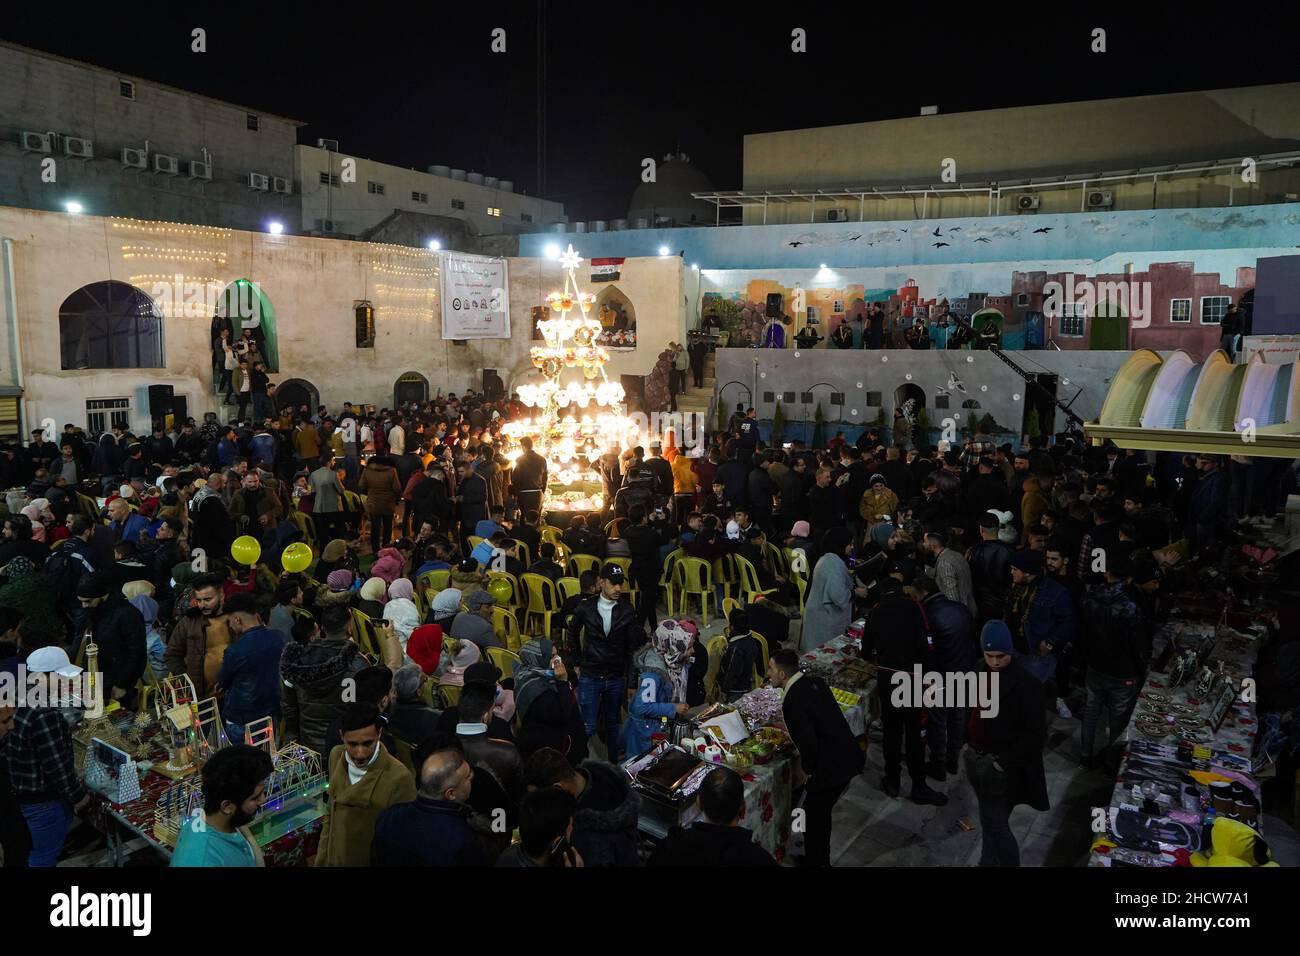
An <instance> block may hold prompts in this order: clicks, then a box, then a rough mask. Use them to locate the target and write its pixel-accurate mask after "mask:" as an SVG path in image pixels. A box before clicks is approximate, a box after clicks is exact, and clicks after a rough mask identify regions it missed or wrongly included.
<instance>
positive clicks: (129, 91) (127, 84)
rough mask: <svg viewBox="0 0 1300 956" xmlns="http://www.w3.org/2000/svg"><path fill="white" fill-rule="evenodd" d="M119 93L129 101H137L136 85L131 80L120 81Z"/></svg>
mask: <svg viewBox="0 0 1300 956" xmlns="http://www.w3.org/2000/svg"><path fill="white" fill-rule="evenodd" d="M117 92H118V94H119V95H121V96H123V97H125V98H126V99H128V100H133V99H135V84H134V83H132V82H131V81H130V80H118V81H117Z"/></svg>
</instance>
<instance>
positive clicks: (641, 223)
mask: <svg viewBox="0 0 1300 956" xmlns="http://www.w3.org/2000/svg"><path fill="white" fill-rule="evenodd" d="M452 178H453V179H454V178H455V177H454V176H453V177H452ZM632 228H633V229H649V228H650V220H649V219H646V218H645V217H638V218H636V219H633V220H632Z"/></svg>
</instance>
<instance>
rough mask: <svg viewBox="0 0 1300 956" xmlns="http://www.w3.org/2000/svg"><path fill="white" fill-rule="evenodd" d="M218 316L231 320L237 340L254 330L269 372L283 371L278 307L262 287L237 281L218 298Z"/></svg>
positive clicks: (245, 280)
mask: <svg viewBox="0 0 1300 956" xmlns="http://www.w3.org/2000/svg"><path fill="white" fill-rule="evenodd" d="M217 314H218V315H220V316H222V317H223V318H227V319H230V324H231V325H232V326H233V327H234V330H235V338H236V339H238V338H240V337H241V335H242V332H243V330H244V329H250V330H251V331H252V333H253V339H254V340H255V341H256V342H257V348H258V351H260V352H261V353H262V357H263V358H264V359H266V370H267V371H268V372H278V371H280V348H279V339H278V337H277V336H276V331H275V306H273V305H272V304H271V300H270V299H269V298H267V296H266V293H265V292H264V291H263V290H262V287H261V286H260V285H259V284H258V283H256V282H253V281H251V280H249V279H236V280H235V281H234V282H232V283H230V285H228V286H226V287H225V289H223V290H222V292H221V296H220V297H219V298H218V299H217Z"/></svg>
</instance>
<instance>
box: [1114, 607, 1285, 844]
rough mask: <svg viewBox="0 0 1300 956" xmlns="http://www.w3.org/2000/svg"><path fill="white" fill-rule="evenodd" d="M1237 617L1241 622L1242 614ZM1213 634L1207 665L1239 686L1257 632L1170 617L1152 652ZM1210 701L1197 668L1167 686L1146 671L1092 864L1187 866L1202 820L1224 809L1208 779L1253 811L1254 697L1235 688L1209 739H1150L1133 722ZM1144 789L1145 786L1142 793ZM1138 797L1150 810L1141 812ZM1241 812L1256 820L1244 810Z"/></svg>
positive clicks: (1198, 708)
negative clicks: (1202, 694)
mask: <svg viewBox="0 0 1300 956" xmlns="http://www.w3.org/2000/svg"><path fill="white" fill-rule="evenodd" d="M1235 620H1238V621H1239V622H1240V618H1235ZM1211 638H1212V639H1213V641H1214V644H1213V647H1212V648H1211V649H1210V651H1209V652H1208V653H1207V654H1206V656H1205V662H1207V663H1209V664H1210V665H1212V666H1217V665H1218V664H1219V662H1223V664H1224V666H1225V668H1226V670H1227V672H1228V673H1229V674H1230V675H1231V676H1230V681H1231V683H1232V684H1233V685H1234V686H1235V687H1237V688H1240V687H1241V686H1242V681H1243V680H1244V679H1245V678H1248V677H1250V676H1251V674H1252V671H1253V670H1254V665H1255V660H1256V657H1257V656H1258V653H1259V640H1260V635H1259V633H1258V632H1251V631H1239V630H1235V629H1233V628H1231V627H1228V626H1226V625H1223V624H1215V623H1209V622H1198V621H1195V620H1191V619H1189V618H1184V619H1176V620H1172V621H1170V622H1169V623H1167V624H1165V625H1164V627H1162V628H1161V630H1160V632H1159V633H1158V634H1157V636H1156V640H1155V642H1154V645H1155V651H1156V654H1157V656H1159V655H1160V654H1161V653H1162V652H1163V651H1164V650H1165V648H1166V647H1167V646H1168V645H1169V644H1173V645H1174V648H1175V649H1177V648H1179V647H1182V646H1186V645H1187V644H1189V643H1190V642H1196V641H1203V640H1207V639H1211ZM1212 703H1213V702H1212V701H1210V700H1202V699H1200V698H1199V697H1198V696H1197V690H1196V675H1192V676H1190V677H1188V678H1186V679H1185V680H1183V681H1182V683H1180V684H1179V686H1177V687H1171V686H1170V675H1169V674H1167V673H1162V672H1158V671H1152V672H1151V673H1149V674H1148V675H1147V678H1146V681H1145V683H1144V685H1143V688H1142V691H1141V693H1140V694H1139V697H1138V702H1137V706H1136V707H1135V708H1134V712H1133V716H1132V718H1131V719H1130V721H1129V724H1128V727H1127V728H1126V730H1125V732H1124V737H1123V739H1124V740H1126V741H1127V746H1126V751H1125V754H1124V758H1123V761H1122V762H1121V764H1120V770H1119V779H1118V781H1117V783H1116V786H1115V789H1114V791H1113V792H1112V794H1111V800H1110V806H1109V808H1108V813H1107V818H1106V821H1105V826H1106V832H1105V833H1104V834H1102V835H1101V840H1100V841H1099V842H1098V843H1097V844H1096V846H1095V848H1094V850H1093V852H1092V854H1091V857H1090V859H1089V865H1090V866H1111V865H1129V866H1179V865H1186V864H1187V856H1188V854H1190V853H1192V852H1195V851H1197V850H1199V849H1200V848H1201V847H1200V837H1201V831H1202V829H1203V827H1204V825H1205V824H1206V823H1207V822H1209V821H1210V820H1212V819H1213V818H1214V816H1215V815H1216V813H1222V812H1224V810H1225V806H1224V805H1220V806H1218V807H1217V808H1216V805H1215V801H1214V800H1213V798H1212V791H1211V784H1213V783H1216V782H1217V783H1219V784H1220V786H1221V787H1224V786H1227V787H1234V788H1235V789H1236V791H1237V792H1238V793H1241V794H1245V795H1247V798H1246V801H1245V802H1246V803H1250V802H1252V801H1253V803H1254V809H1253V810H1251V811H1248V812H1249V814H1250V815H1252V816H1254V817H1255V819H1257V818H1258V808H1259V787H1258V785H1257V784H1256V782H1255V781H1254V779H1253V778H1252V777H1251V776H1250V774H1251V772H1252V769H1253V766H1252V753H1253V751H1254V745H1255V737H1256V734H1257V731H1258V723H1257V720H1256V715H1255V704H1254V703H1253V701H1244V700H1242V699H1241V698H1240V694H1239V695H1238V697H1237V698H1236V699H1235V700H1234V701H1233V702H1232V704H1231V705H1230V707H1229V709H1228V712H1227V715H1226V716H1225V717H1224V719H1223V722H1222V724H1220V726H1219V727H1218V728H1217V729H1215V730H1213V734H1212V736H1211V737H1210V739H1208V740H1204V741H1201V742H1192V741H1185V740H1182V739H1180V738H1179V737H1178V736H1176V735H1170V736H1165V737H1156V738H1153V737H1151V736H1149V735H1148V734H1146V733H1144V732H1143V731H1142V730H1140V729H1139V727H1138V724H1139V721H1140V720H1142V715H1143V714H1147V715H1151V714H1154V713H1158V712H1160V711H1171V710H1172V711H1173V712H1174V714H1173V716H1171V717H1169V718H1166V719H1165V720H1166V722H1169V721H1171V720H1176V719H1177V716H1178V714H1183V713H1186V714H1189V715H1194V716H1195V717H1200V718H1203V717H1205V716H1207V715H1208V713H1209V711H1210V708H1211V706H1212ZM1148 719H1150V718H1148ZM1135 787H1137V788H1139V792H1138V793H1135V791H1134V788H1135ZM1142 789H1146V790H1147V791H1148V793H1147V794H1143V793H1141V792H1140V791H1141V790H1142ZM1143 804H1146V809H1147V810H1148V811H1151V810H1154V811H1155V812H1153V813H1152V812H1143V808H1142V805H1143ZM1231 812H1234V813H1235V812H1237V809H1236V808H1234V809H1233V810H1232V811H1231ZM1242 819H1243V822H1247V823H1255V819H1250V818H1249V817H1243V818H1242ZM1256 825H1257V824H1256Z"/></svg>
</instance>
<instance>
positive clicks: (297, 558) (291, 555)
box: [280, 541, 311, 574]
mask: <svg viewBox="0 0 1300 956" xmlns="http://www.w3.org/2000/svg"><path fill="white" fill-rule="evenodd" d="M280 565H281V566H282V567H283V568H284V569H285V570H286V571H288V572H289V573H290V574H297V573H298V572H299V571H306V570H307V568H308V566H310V565H311V547H310V546H309V545H306V544H303V543H302V542H301V541H295V542H294V543H293V544H291V545H289V546H288V547H287V548H285V549H284V552H283V553H282V554H281V555H280Z"/></svg>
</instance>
